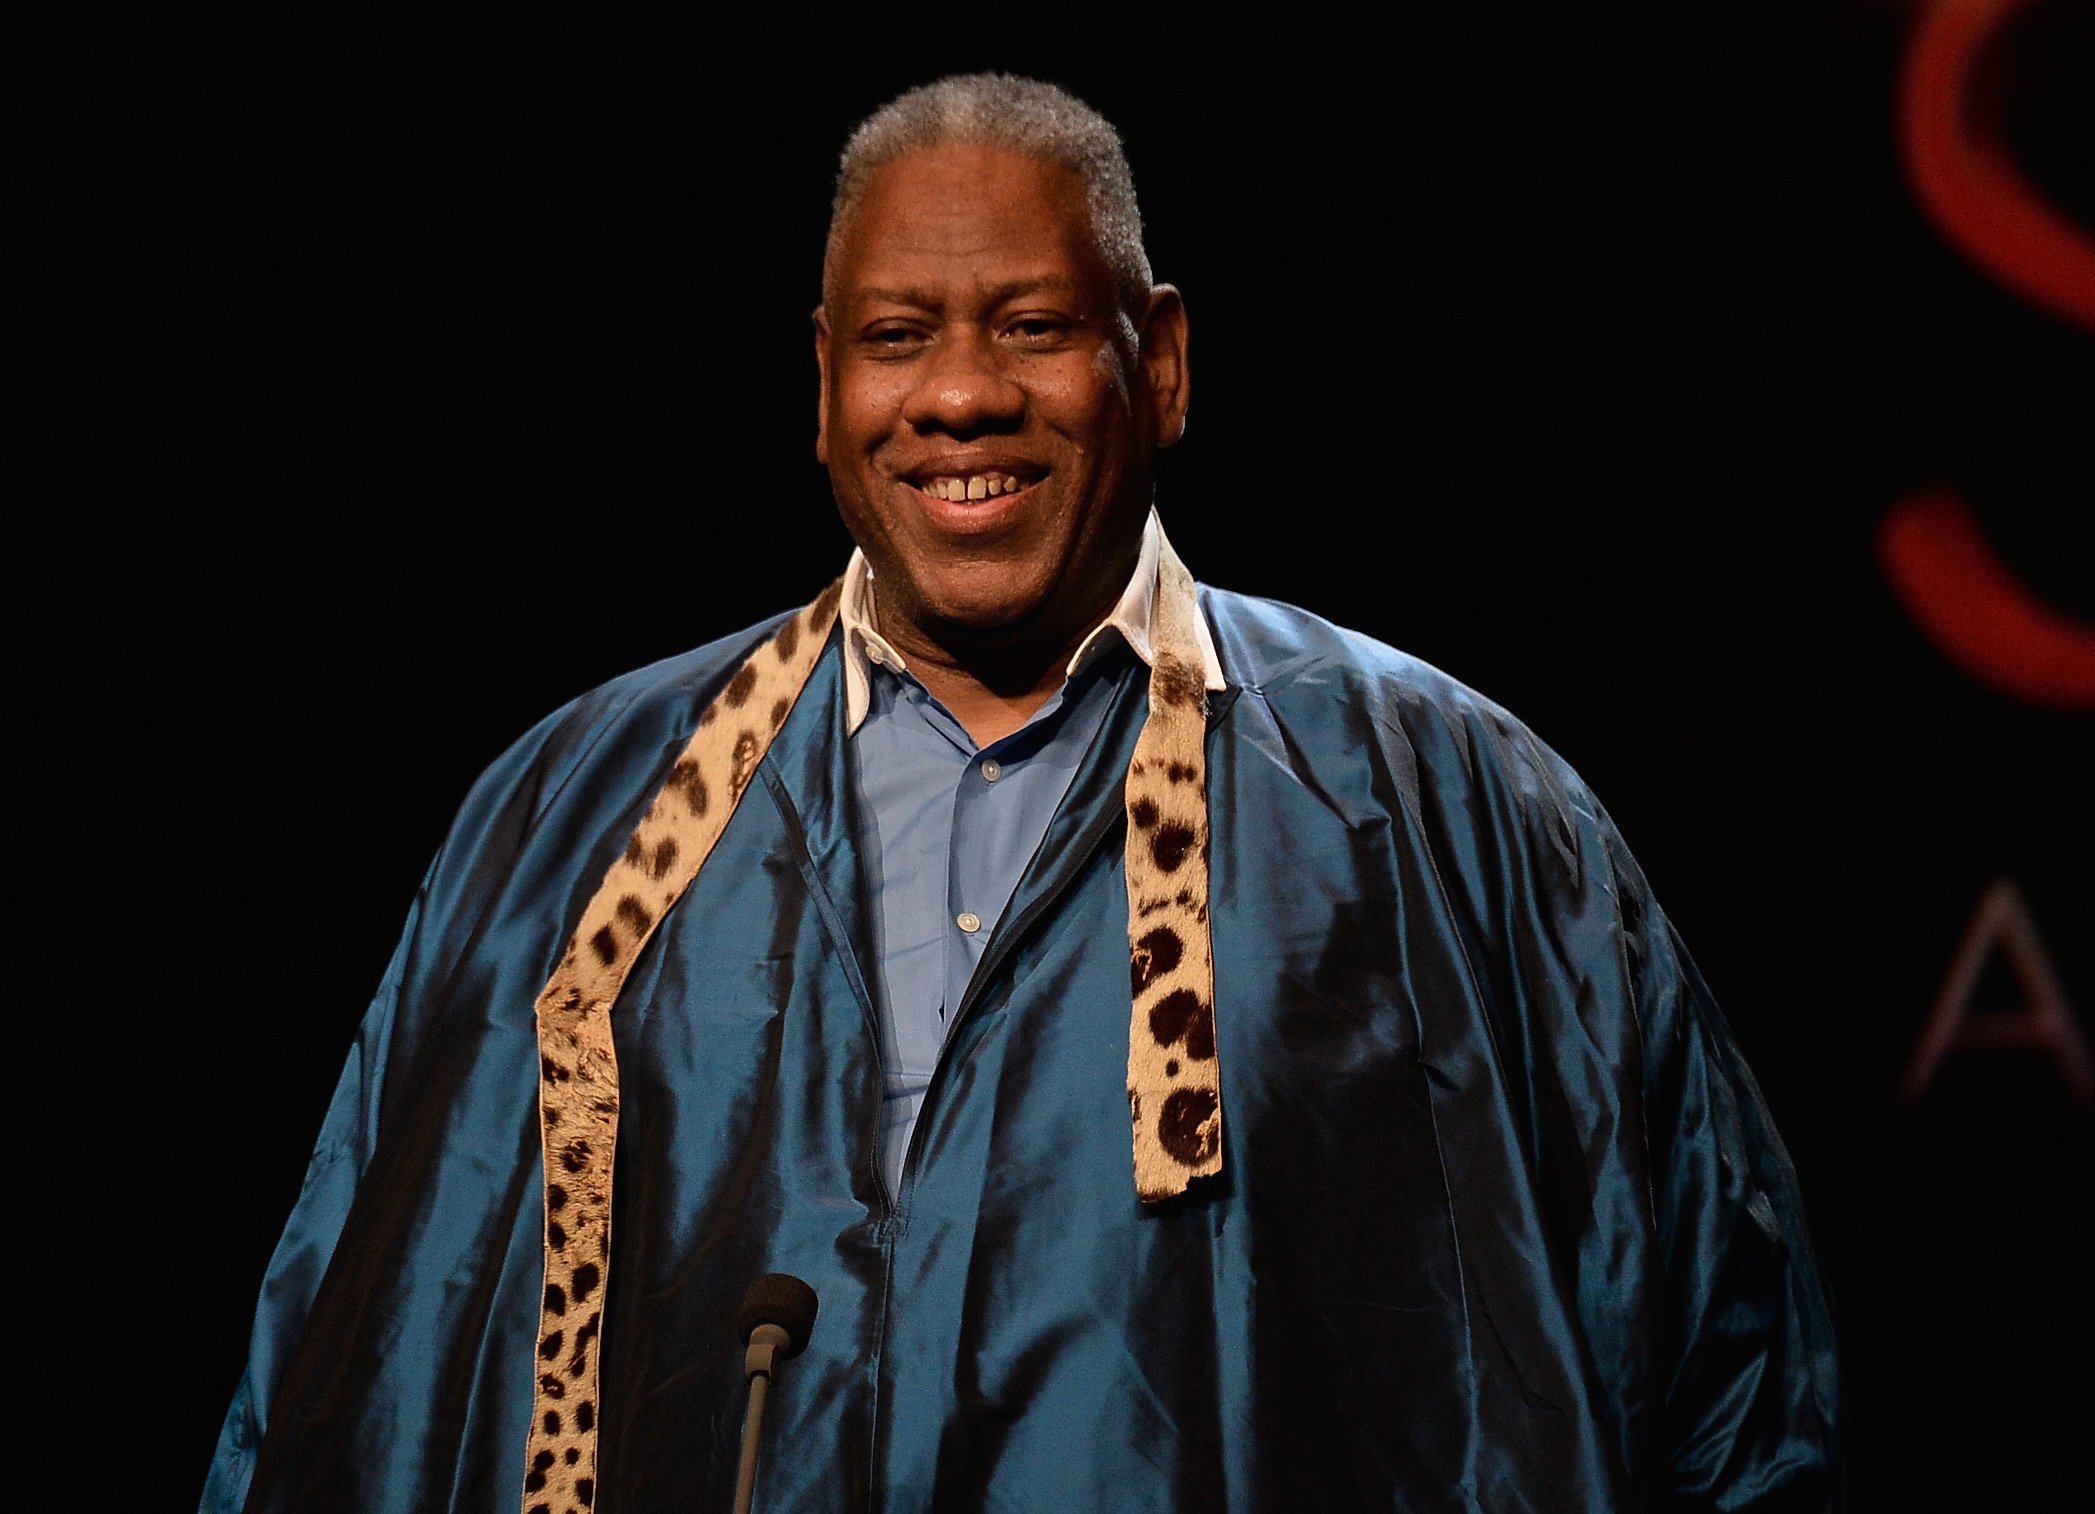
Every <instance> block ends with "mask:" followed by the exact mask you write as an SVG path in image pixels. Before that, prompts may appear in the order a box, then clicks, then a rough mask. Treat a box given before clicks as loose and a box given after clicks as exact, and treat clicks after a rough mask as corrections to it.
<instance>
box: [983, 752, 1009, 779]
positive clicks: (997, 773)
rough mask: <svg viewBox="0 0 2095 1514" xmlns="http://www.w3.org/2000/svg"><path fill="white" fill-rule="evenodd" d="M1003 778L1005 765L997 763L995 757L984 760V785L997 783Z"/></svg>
mask: <svg viewBox="0 0 2095 1514" xmlns="http://www.w3.org/2000/svg"><path fill="white" fill-rule="evenodd" d="M1003 776H1004V764H1003V763H1001V762H999V761H997V760H996V758H994V757H985V758H984V759H983V760H982V781H983V782H984V783H995V782H996V781H997V780H998V779H999V778H1001V777H1003Z"/></svg>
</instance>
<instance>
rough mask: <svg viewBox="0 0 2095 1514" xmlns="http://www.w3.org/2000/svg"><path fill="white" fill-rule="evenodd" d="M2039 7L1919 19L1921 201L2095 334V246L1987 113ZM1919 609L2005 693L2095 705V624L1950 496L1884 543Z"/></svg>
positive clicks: (1898, 521)
mask: <svg viewBox="0 0 2095 1514" xmlns="http://www.w3.org/2000/svg"><path fill="white" fill-rule="evenodd" d="M2030 3H2031V0H1935V3H1933V4H1931V5H1927V6H1924V7H1923V8H1922V10H1921V13H1920V15H1919V17H1918V19H1916V21H1915V22H1914V26H1913V34H1912V36H1911V38H1910V39H1909V40H1908V43H1907V47H1906V58H1905V67H1904V70H1903V72H1902V74H1901V77H1900V81H1899V140H1900V142H1901V143H1902V145H1903V146H1904V149H1905V154H1906V168H1907V171H1908V172H1909V173H1910V174H1911V175H1912V178H1913V191H1914V194H1915V196H1916V197H1917V198H1918V199H1919V200H1920V203H1921V205H1922V207H1923V208H1925V209H1926V211H1927V212H1928V215H1929V216H1930V218H1931V219H1933V221H1934V222H1935V224H1936V226H1937V227H1938V228H1940V230H1941V231H1942V233H1943V235H1944V236H1946V237H1948V238H1949V240H1950V242H1951V243H1952V244H1953V245H1955V246H1956V247H1957V248H1958V249H1959V250H1960V251H1962V252H1963V253H1964V255H1965V256H1966V257H1968V258H1970V259H1971V260H1972V261H1973V262H1974V263H1976V264H1978V265H1979V267H1981V268H1982V269H1984V270H1985V271H1986V272H1988V273H1990V274H1992V275H1993V277H1995V278H1997V279H1999V280H2000V281H2001V282H2002V283H2003V284H2005V285H2007V286H2008V287H2009V288H2010V289H2013V290H2015V291H2016V292H2017V293H2018V294H2020V295H2022V296H2023V297H2024V298H2025V299H2028V300H2030V301H2032V302H2034V303H2035V304H2037V305H2039V306H2041V307H2042V308H2044V309H2046V310H2048V311H2051V312H2052V313H2054V314H2056V315H2060V316H2064V317H2065V318H2066V319H2067V320H2070V321H2074V322H2077V323H2079V324H2081V325H2083V326H2088V327H2091V328H2095V238H2091V237H2090V236H2089V235H2088V234H2087V233H2086V232H2084V231H2082V230H2081V229H2080V228H2079V227H2077V226H2075V225H2074V224H2073V223H2072V222H2071V221H2069V220H2067V219H2066V218H2065V217H2064V216H2062V215H2060V214H2058V212H2056V211H2055V210H2053V209H2052V208H2051V207H2050V206H2049V205H2047V204H2046V203H2045V202H2044V199H2043V197H2042V196H2040V195H2039V194H2038V193H2037V192H2036V191H2035V190H2034V189H2032V188H2031V187H2030V184H2029V181H2028V180H2026V179H2024V178H2023V176H2022V174H2021V173H2020V172H2019V171H2018V170H2017V169H2016V167H2015V164H2014V161H2013V160H2012V159H2011V158H2010V157H2009V156H2008V152H2007V148H2006V146H2005V145H2004V144H2003V142H2002V140H2001V132H2000V124H1999V122H1998V120H1989V119H1986V118H1984V117H1983V116H1982V115H1981V113H1980V112H1979V111H1978V110H1977V109H1976V108H1975V105H1974V98H1975V94H1976V91H1975V90H1974V88H1973V83H1974V78H1975V76H1976V74H1977V70H1978V64H1979V59H1980V56H1981V55H1982V54H1983V53H1984V51H1985V49H1986V46H1987V44H1988V43H1990V42H1992V41H1993V40H1994V39H1995V38H1996V37H1998V36H1999V35H2000V33H2001V31H2002V29H2003V28H2004V27H2005V26H2006V24H2007V22H2008V21H2009V19H2010V18H2011V17H2013V16H2014V15H2015V14H2016V13H2017V12H2019V11H2022V10H2024V9H2025V8H2027V7H2028V5H2029V4H2030ZM1877 555H1878V560H1879V562H1881V563H1882V565H1883V568H1884V573H1885V576H1886V577H1887V578H1889V579H1890V580H1891V584H1892V587H1893V588H1894V589H1895V590H1896V591H1897V592H1898V596H1899V599H1900V601H1901V602H1902V603H1903V604H1904V605H1905V607H1906V612H1907V613H1908V614H1909V615H1911V616H1912V617H1913V620H1914V622H1915V623H1916V624H1917V625H1919V627H1920V628H1921V630H1922V631H1924V632H1925V633H1926V634H1927V636H1928V638H1929V640H1931V641H1933V642H1934V643H1935V646H1936V647H1937V649H1938V650H1940V651H1941V652H1942V654H1943V655H1944V656H1945V657H1947V658H1948V659H1949V660H1950V661H1951V662H1952V663H1954V664H1956V665H1957V666H1958V667H1959V668H1962V669H1963V670H1964V671H1965V672H1966V673H1969V674H1970V675H1971V676H1972V677H1973V678H1976V679H1978V680H1979V681H1980V682H1981V683H1984V684H1987V685H1989V686H1990V687H1992V688H1995V689H1998V690H1999V691H2000V692H2001V693H2004V694H2008V695H2011V696H2013V697H2014V698H2017V699H2022V700H2026V701H2028V702H2029V703H2031V704H2039V705H2046V706H2050V707H2052V708H2057V709H2086V708H2090V707H2095V627H2090V626H2087V625H2083V624H2081V623H2080V622H2078V621H2075V620H2071V619H2069V618H2067V617H2066V616H2064V615H2062V614H2060V613H2058V612H2057V611H2055V610H2053V609H2051V608H2050V607H2048V606H2046V605H2044V604H2042V603H2040V602H2039V601H2038V600H2037V599H2036V598H2035V597H2034V596H2032V595H2031V594H2030V592H2029V591H2028V590H2027V589H2026V588H2024V587H2023V586H2022V584H2020V583H2019V582H2017V581H2016V579H2015V577H2014V575H2013V574H2012V573H2010V572H2009V571H2008V569H2007V567H2006V566H2005V565H2004V564H2003V563H2002V562H2001V560H2000V559H1999V557H1997V556H1996V555H1995V554H1994V552H1993V550H1992V548H1990V547H1989V546H1988V545H1987V543H1986V539H1985V537H1984V536H1983V535H1981V534H1980V531H1979V528H1978V526H1977V524H1976V523H1975V522H1974V521H1973V519H1972V516H1971V511H1970V509H1969V508H1968V507H1967V506H1966V505H1965V503H1964V501H1963V499H1962V498H1961V497H1960V496H1959V495H1958V494H1957V493H1956V491H1954V490H1952V489H1948V488H1942V489H1933V490H1927V491H1924V492H1922V493H1919V494H1915V495H1911V496H1909V497H1908V498H1906V499H1904V500H1902V501H1901V502H1900V503H1899V504H1898V505H1896V506H1895V507H1893V509H1892V511H1891V513H1890V514H1889V515H1887V516H1886V517H1885V518H1884V521H1883V524H1882V525H1881V526H1880V527H1879V528H1878V533H1877Z"/></svg>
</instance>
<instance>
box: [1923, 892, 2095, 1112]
mask: <svg viewBox="0 0 2095 1514" xmlns="http://www.w3.org/2000/svg"><path fill="white" fill-rule="evenodd" d="M1996 946H1998V947H1999V948H2000V950H2001V952H2002V953H2003V955H2004V956H2005V957H2006V958H2007V964H2008V968H2009V970H2010V971H2011V972H2013V973H2014V975H2015V981H2016V982H2017V983H2019V984H2020V985H2021V986H2022V994H2023V1003H2022V1007H2021V1008H2020V1009H2016V1010H1988V1011H1986V1012H1984V1013H1981V1014H1973V1013H1972V1009H1971V998H1972V995H1973V993H1975V992H1976V991H1977V989H1978V986H1979V976H1980V974H1981V972H1983V970H1984V969H1985V966H1986V959H1987V958H1988V957H1989V956H1991V955H1992V953H1993V950H1994V948H1995V947H1996ZM2001 1049H2013V1050H2028V1051H2044V1052H2048V1053H2050V1055H2051V1060H2052V1062H2053V1063H2054V1064H2055V1065H2056V1066H2057V1067H2058V1069H2059V1076H2060V1077H2061V1078H2063V1079H2064V1080H2065V1082H2066V1087H2067V1089H2068V1090H2070V1091H2071V1093H2072V1094H2073V1097H2074V1098H2075V1099H2076V1100H2078V1101H2079V1102H2080V1103H2082V1104H2095V1058H2091V1057H2090V1056H2089V1055H2088V1043H2087V1040H2086V1039H2085V1038H2084V1037H2083V1036H2082V1035H2081V1031H2080V1025H2079V1023H2078V1022H2076V1021H2075V1019H2074V1018H2073V1009H2072V1006H2071V1005H2069V1004H2068V1003H2067V1002H2066V990H2065V987H2064V986H2063V985H2062V984H2061V983H2060V982H2059V974H2058V969H2056V968H2055V967H2053V966H2052V962H2051V954H2050V953H2049V952H2048V951H2046V950H2045V949H2044V938H2043V937H2041V936H2040V935H2038V934H2037V922H2036V921H2035V920H2033V919H2031V918H2030V911H2029V906H2028V905H2027V904H2025V903H2023V901H2022V891H2021V890H2020V889H2018V888H2016V887H2015V885H2014V883H2013V881H2011V880H2010V879H2007V878H1998V879H1995V880H1994V881H1993V882H1992V883H1991V884H1989V885H1988V886H1987V888H1986V891H1985V892H1984V893H1983V894H1981V895H1979V907H1978V908H1977V909H1975V910H1974V911H1972V915H1971V923H1970V924H1969V925H1967V926H1965V927H1964V939H1963V940H1962V941H1960V942H1958V943H1957V955H1956V956H1955V957H1954V958H1953V959H1952V960H1951V962H1950V970H1949V976H1948V977H1946V978H1944V979H1943V981H1942V991H1941V992H1940V993H1938V994H1937V995H1936V996H1935V1007H1934V1008H1933V1009H1932V1010H1930V1011H1929V1013H1928V1023H1927V1024H1926V1025H1924V1026H1923V1027H1922V1028H1921V1032H1920V1040H1919V1041H1918V1042H1917V1043H1916V1044H1915V1046H1914V1048H1913V1060H1912V1061H1911V1062H1910V1063H1908V1064H1907V1067H1906V1078H1905V1082H1904V1084H1903V1086H1902V1088H1901V1092H1902V1093H1903V1094H1904V1095H1905V1098H1906V1101H1907V1102H1908V1103H1912V1102H1913V1101H1914V1100H1916V1099H1918V1098H1919V1097H1920V1096H1921V1095H1922V1094H1924V1093H1926V1092H1927V1091H1928V1085H1929V1084H1930V1083H1932V1082H1933V1081H1934V1080H1935V1074H1936V1073H1937V1072H1938V1071H1940V1070H1941V1067H1942V1063H1943V1059H1944V1058H1946V1057H1947V1056H1949V1054H1950V1053H1951V1052H1953V1051H1996V1050H2001Z"/></svg>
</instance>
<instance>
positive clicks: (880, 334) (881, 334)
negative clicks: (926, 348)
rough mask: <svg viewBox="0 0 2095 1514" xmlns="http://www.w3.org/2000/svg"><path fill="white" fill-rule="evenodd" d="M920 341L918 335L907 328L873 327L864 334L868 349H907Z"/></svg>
mask: <svg viewBox="0 0 2095 1514" xmlns="http://www.w3.org/2000/svg"><path fill="white" fill-rule="evenodd" d="M920 340H921V337H920V336H919V334H918V333H917V332H916V331H914V330H912V329H911V328H909V327H907V326H875V327H874V328H873V329H872V330H871V331H868V332H867V333H866V334H865V342H866V344H867V345H868V346H870V347H880V348H889V349H893V348H901V347H909V346H912V345H914V344H915V343H916V342H918V341H920Z"/></svg>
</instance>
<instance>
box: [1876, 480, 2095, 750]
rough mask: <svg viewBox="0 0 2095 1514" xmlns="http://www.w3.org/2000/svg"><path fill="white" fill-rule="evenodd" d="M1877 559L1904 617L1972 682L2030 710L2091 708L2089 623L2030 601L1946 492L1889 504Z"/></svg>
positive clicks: (2093, 645)
mask: <svg viewBox="0 0 2095 1514" xmlns="http://www.w3.org/2000/svg"><path fill="white" fill-rule="evenodd" d="M1877 557H1878V560H1879V561H1880V562H1881V563H1882V564H1883V565H1884V575H1885V577H1887V578H1889V579H1890V580H1891V586H1892V588H1893V589H1895V590H1897V591H1898V596H1899V600H1900V602H1901V603H1903V604H1904V605H1905V607H1906V613H1907V614H1909V615H1911V616H1912V617H1913V619H1914V622H1915V623H1916V624H1917V625H1919V627H1920V628H1921V630H1923V631H1925V632H1926V633H1927V635H1928V639H1929V640H1930V641H1932V642H1934V643H1935V645H1936V647H1937V648H1938V649H1939V650H1940V651H1941V652H1942V654H1943V656H1945V657H1947V658H1948V659H1949V660H1950V661H1951V662H1953V663H1955V664H1956V665H1957V666H1958V667H1960V668H1962V669H1963V670H1964V671H1965V672H1967V673H1969V674H1970V675H1971V676H1972V677H1974V678H1976V679H1978V680H1979V681H1980V682H1981V683H1985V684H1989V685H1991V686H1992V687H1993V688H1996V689H1998V690H2000V691H2001V692H2002V693H2003V694H2011V695H2013V696H2014V697H2015V698H2017V699H2021V700H2026V701H2028V702H2029V703H2031V704H2040V705H2047V706H2050V707H2052V708H2054V709H2066V710H2073V709H2095V627H2090V626H2085V625H2082V624H2081V623H2080V622H2079V621H2076V620H2071V619H2068V618H2067V617H2066V616H2064V615H2061V614H2060V613H2058V612H2057V611H2056V610H2053V609H2051V608H2050V607H2048V606H2046V605H2044V604H2041V603H2039V602H2038V601H2037V600H2036V599H2035V598H2033V597H2032V596H2031V594H2030V592H2029V591H2028V590H2027V589H2025V588H2024V587H2023V586H2022V585H2021V584H2020V583H2018V582H2017V581H2016V579H2015V577H2014V575H2013V574H2012V573H2010V572H2009V571H2008V569H2007V567H2006V565H2005V564H2003V563H2002V562H2001V560H2000V558H1999V557H1997V556H1996V555H1995V554H1994V552H1993V549H1992V548H1991V547H1990V546H1988V545H1987V542H1986V539H1985V537H1984V536H1982V535H1981V534H1980V533H1979V527H1978V523H1977V522H1976V521H1975V520H1973V519H1972V515H1971V510H1970V508H1969V507H1967V506H1966V505H1965V503H1964V501H1963V500H1962V499H1960V498H1959V497H1958V496H1957V494H1956V491H1954V490H1952V489H1934V490H1928V491H1925V492H1922V493H1919V494H1914V495H1911V496H1909V497H1907V498H1906V499H1904V500H1901V501H1900V502H1899V503H1898V504H1897V505H1895V506H1893V508H1892V510H1891V513H1890V514H1889V515H1886V516H1885V517H1884V520H1883V523H1882V524H1881V525H1879V526H1878V528H1877Z"/></svg>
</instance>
